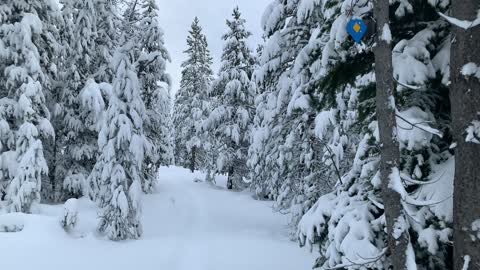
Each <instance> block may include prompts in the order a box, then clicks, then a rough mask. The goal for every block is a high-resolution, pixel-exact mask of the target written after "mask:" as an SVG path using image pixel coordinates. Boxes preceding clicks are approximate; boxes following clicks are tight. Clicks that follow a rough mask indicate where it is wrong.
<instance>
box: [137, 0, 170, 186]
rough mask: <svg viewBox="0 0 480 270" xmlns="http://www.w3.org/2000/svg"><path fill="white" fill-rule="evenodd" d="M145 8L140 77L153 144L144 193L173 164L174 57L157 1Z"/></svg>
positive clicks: (148, 2)
mask: <svg viewBox="0 0 480 270" xmlns="http://www.w3.org/2000/svg"><path fill="white" fill-rule="evenodd" d="M141 7H142V9H143V12H142V15H141V16H140V17H141V18H142V19H141V20H139V21H138V23H139V25H138V36H139V38H138V42H139V46H140V52H141V53H140V56H139V59H138V60H137V62H138V64H137V74H138V77H139V81H140V87H141V94H142V99H143V101H144V103H145V107H146V110H147V111H146V113H147V116H148V117H147V120H146V121H145V123H144V125H145V135H146V137H147V139H148V140H149V141H150V143H151V144H152V149H151V151H149V152H148V153H147V156H146V158H145V163H144V165H143V174H144V176H143V177H144V180H145V182H144V183H142V187H143V190H144V191H146V192H151V191H152V190H153V188H154V185H155V183H156V180H157V170H158V168H159V167H160V166H161V165H170V164H172V161H173V145H172V141H171V140H172V135H173V134H172V132H171V129H172V126H171V120H170V119H171V109H172V102H171V98H170V85H171V80H170V76H169V75H168V74H167V73H166V64H167V62H168V61H170V55H169V54H168V51H167V49H166V48H165V45H164V43H165V42H164V38H163V30H162V29H161V28H160V25H159V20H158V7H157V4H156V3H155V1H154V0H145V1H144V2H143V4H142V6H141Z"/></svg>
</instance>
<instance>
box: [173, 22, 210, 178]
mask: <svg viewBox="0 0 480 270" xmlns="http://www.w3.org/2000/svg"><path fill="white" fill-rule="evenodd" d="M184 53H185V54H187V60H186V61H185V62H183V63H182V68H183V69H182V80H181V82H180V89H179V90H178V92H177V94H176V96H175V106H174V117H173V124H174V126H175V159H176V161H175V163H176V164H177V165H181V166H183V167H189V168H190V169H191V170H192V171H193V170H195V169H205V168H206V166H207V165H206V164H207V160H206V159H207V158H208V157H207V155H208V154H209V152H210V151H213V149H208V151H207V145H208V144H209V143H211V140H210V137H207V136H206V135H205V133H204V132H203V130H202V128H201V125H202V123H203V121H204V120H205V119H206V118H207V117H208V113H209V112H210V110H211V108H210V106H211V102H210V97H209V92H208V91H209V87H210V84H211V82H212V75H213V72H212V69H211V65H212V57H211V56H210V51H209V50H208V43H207V38H206V37H205V35H204V34H203V32H202V27H201V26H200V21H199V19H198V18H195V19H194V21H193V23H192V26H191V30H190V31H189V36H188V37H187V49H186V50H185V52H184ZM210 153H211V152H210ZM210 163H211V159H210Z"/></svg>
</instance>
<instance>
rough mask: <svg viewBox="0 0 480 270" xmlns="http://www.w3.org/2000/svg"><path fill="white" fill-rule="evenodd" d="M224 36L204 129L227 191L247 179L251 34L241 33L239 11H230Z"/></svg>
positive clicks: (251, 94)
mask: <svg viewBox="0 0 480 270" xmlns="http://www.w3.org/2000/svg"><path fill="white" fill-rule="evenodd" d="M227 26H228V32H227V33H226V34H225V35H224V36H223V40H224V41H225V45H224V49H223V53H222V63H221V68H220V72H219V74H218V78H217V79H216V80H215V81H214V82H213V84H212V95H213V96H214V97H215V98H216V99H217V102H216V104H215V107H214V108H212V111H211V113H210V115H209V116H208V119H207V120H206V121H204V129H205V130H207V131H208V132H209V136H213V137H214V138H215V142H214V145H215V147H216V148H217V149H218V158H217V170H218V172H220V173H228V183H227V188H229V189H233V188H236V189H238V188H241V187H242V186H244V185H245V184H244V182H243V180H244V177H248V175H247V165H246V162H247V152H248V146H249V140H250V129H251V124H252V120H253V113H254V112H253V99H254V94H255V85H254V84H253V83H252V81H251V77H252V73H253V65H254V57H253V55H252V52H251V50H250V49H249V48H248V46H247V39H248V37H249V36H251V33H250V32H248V31H247V30H245V20H244V19H242V17H241V13H240V10H239V9H238V7H237V8H235V9H234V11H233V13H232V19H231V20H227Z"/></svg>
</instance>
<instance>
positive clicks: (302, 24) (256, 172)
mask: <svg viewBox="0 0 480 270" xmlns="http://www.w3.org/2000/svg"><path fill="white" fill-rule="evenodd" d="M298 11H299V6H298V1H295V0H293V1H272V3H271V4H270V5H269V6H268V7H267V9H266V10H265V13H264V16H263V18H262V26H263V29H264V38H265V39H266V42H265V45H264V46H263V50H262V51H261V53H260V54H261V58H260V61H259V67H258V68H257V69H256V71H255V74H254V75H255V76H254V77H255V80H256V83H257V89H258V96H257V98H256V104H255V105H256V115H255V119H254V129H253V135H252V144H251V146H250V148H249V166H250V168H251V169H252V170H251V171H252V176H251V177H252V179H253V182H252V189H254V191H255V193H256V195H257V197H258V198H261V199H264V198H266V199H272V200H275V209H276V210H278V211H282V212H289V213H290V214H291V225H292V228H293V230H295V231H296V229H295V227H296V225H297V223H298V221H299V219H300V218H301V216H302V215H303V214H304V212H305V211H306V210H308V208H310V207H311V205H312V204H313V203H314V202H315V200H316V199H318V196H319V194H321V193H322V192H323V193H324V192H326V191H329V189H330V188H331V186H330V185H332V182H333V183H334V182H335V181H336V180H335V179H338V177H337V176H336V174H335V173H332V172H334V170H333V166H332V168H328V167H326V166H325V167H324V168H319V164H320V162H325V163H330V164H331V160H330V159H326V160H322V157H321V152H322V151H321V150H322V144H323V145H326V144H325V142H322V141H323V140H324V139H325V138H320V137H318V138H316V137H315V133H314V128H313V126H314V120H315V117H316V114H315V109H316V108H314V104H312V103H313V102H311V100H312V96H313V95H312V93H313V92H314V90H313V87H311V86H310V85H308V84H306V82H307V81H308V79H309V77H310V73H311V70H313V69H311V68H310V66H309V64H310V61H311V60H312V59H315V60H316V58H317V53H318V50H319V48H318V43H316V42H311V43H309V44H308V45H306V44H307V43H308V41H309V40H310V37H311V36H312V35H313V34H314V33H315V32H318V22H319V19H318V17H319V16H318V13H319V12H318V11H317V10H313V12H312V13H309V16H306V17H304V16H303V15H302V14H300V13H299V14H297V13H298ZM325 141H327V140H325ZM327 142H328V141H327ZM318 179H322V181H318Z"/></svg>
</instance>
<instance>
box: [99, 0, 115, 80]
mask: <svg viewBox="0 0 480 270" xmlns="http://www.w3.org/2000/svg"><path fill="white" fill-rule="evenodd" d="M118 2H119V1H118V0H95V1H94V5H95V11H96V14H97V16H96V18H95V19H96V28H97V35H96V39H95V45H96V49H95V52H96V55H95V58H94V61H95V64H94V65H95V66H96V67H97V70H96V72H95V80H96V81H97V82H111V81H112V80H113V76H114V72H113V71H112V70H111V66H110V64H111V63H112V56H113V53H114V50H115V48H116V45H117V43H118V37H119V36H121V34H120V33H119V29H120V25H121V24H120V21H119V18H120V16H119V14H118Z"/></svg>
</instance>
